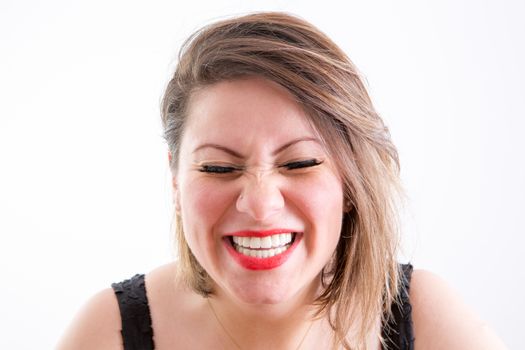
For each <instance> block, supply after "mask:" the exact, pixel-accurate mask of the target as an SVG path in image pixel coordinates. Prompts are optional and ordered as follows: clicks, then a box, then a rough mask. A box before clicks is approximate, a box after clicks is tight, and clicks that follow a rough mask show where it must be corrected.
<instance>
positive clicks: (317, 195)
mask: <svg viewBox="0 0 525 350" xmlns="http://www.w3.org/2000/svg"><path fill="white" fill-rule="evenodd" d="M294 187H295V188H296V189H295V190H293V193H294V196H295V202H296V203H297V208H298V210H300V211H301V215H303V217H304V218H305V219H306V221H307V222H306V224H307V227H306V230H307V232H310V234H309V235H307V236H306V237H305V244H306V247H307V249H308V251H309V252H312V253H313V252H316V254H317V252H319V251H322V252H325V253H326V255H331V253H332V250H333V249H335V246H336V245H337V242H338V241H339V236H340V233H341V226H342V220H343V189H342V184H341V181H339V179H338V178H336V177H335V176H334V175H332V174H324V175H323V176H320V177H316V178H314V179H309V180H308V181H305V182H303V183H301V184H300V185H299V184H298V183H296V186H294ZM332 248H333V249H332Z"/></svg>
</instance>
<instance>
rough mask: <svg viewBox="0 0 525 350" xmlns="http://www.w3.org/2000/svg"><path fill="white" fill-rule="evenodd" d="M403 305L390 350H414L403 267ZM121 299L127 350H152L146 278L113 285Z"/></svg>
mask: <svg viewBox="0 0 525 350" xmlns="http://www.w3.org/2000/svg"><path fill="white" fill-rule="evenodd" d="M401 268H402V271H403V273H402V274H401V283H400V291H399V299H400V304H397V303H394V304H393V305H392V313H393V315H394V318H393V319H391V320H390V321H389V322H388V323H387V324H385V325H383V327H382V330H381V332H382V335H383V338H384V339H385V340H386V345H387V347H386V348H385V349H388V350H414V332H413V329H412V306H411V305H410V300H409V298H408V291H409V288H410V277H411V275H412V265H410V264H407V265H401ZM111 287H112V288H113V290H114V291H115V294H116V296H117V299H118V304H119V308H120V317H121V319H122V330H121V333H122V339H123V342H124V349H125V350H153V349H154V348H155V345H154V343H153V329H152V328H151V316H150V310H149V305H148V298H147V296H146V288H145V285H144V275H135V276H133V277H132V278H131V279H129V280H125V281H122V282H120V283H113V284H112V285H111Z"/></svg>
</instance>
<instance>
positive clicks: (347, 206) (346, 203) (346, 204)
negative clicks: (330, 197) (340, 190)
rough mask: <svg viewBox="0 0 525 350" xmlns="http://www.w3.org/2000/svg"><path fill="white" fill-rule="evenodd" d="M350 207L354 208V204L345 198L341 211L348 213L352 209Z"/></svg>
mask: <svg viewBox="0 0 525 350" xmlns="http://www.w3.org/2000/svg"><path fill="white" fill-rule="evenodd" d="M352 209H354V205H353V204H352V202H351V201H350V200H348V199H346V200H345V201H344V203H343V212H344V213H345V214H348V213H349V212H351V211H352Z"/></svg>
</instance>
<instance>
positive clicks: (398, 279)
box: [60, 13, 504, 350]
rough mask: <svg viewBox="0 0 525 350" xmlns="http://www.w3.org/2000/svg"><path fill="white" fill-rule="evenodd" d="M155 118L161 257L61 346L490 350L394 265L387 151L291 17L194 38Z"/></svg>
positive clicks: (305, 29)
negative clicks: (170, 223)
mask: <svg viewBox="0 0 525 350" xmlns="http://www.w3.org/2000/svg"><path fill="white" fill-rule="evenodd" d="M162 122H163V126H164V130H165V137H166V141H167V143H168V146H169V162H170V167H171V170H172V174H173V189H174V203H175V211H176V214H175V218H176V231H177V241H178V248H179V260H178V262H176V263H173V264H169V265H167V266H163V267H160V268H158V269H156V270H154V271H152V272H150V273H148V274H147V275H146V276H145V277H144V276H141V275H137V276H135V277H133V278H132V279H130V280H127V281H124V282H121V283H117V284H114V285H113V289H107V290H104V291H102V292H101V293H99V294H98V295H96V296H95V297H94V298H93V299H92V300H91V301H90V302H89V303H88V305H87V307H86V308H85V309H84V311H82V312H81V314H80V315H79V317H78V318H77V320H76V321H75V323H74V324H73V326H72V327H71V329H70V330H69V332H68V333H67V334H66V336H65V337H64V339H63V341H62V344H61V346H60V348H61V349H83V348H85V349H122V348H125V349H152V348H155V349H331V348H334V349H340V348H344V349H386V348H388V349H413V348H414V347H416V348H418V349H447V350H450V349H500V348H504V346H503V345H502V343H501V342H500V341H499V340H498V339H497V337H496V336H495V335H493V334H492V333H491V332H490V331H489V330H487V328H486V327H485V326H483V324H482V323H481V322H479V321H478V320H477V319H476V318H475V317H474V316H473V315H472V314H471V313H470V312H469V311H468V310H467V309H466V308H465V307H464V306H463V305H462V303H461V302H460V301H459V299H458V298H457V297H456V296H455V295H454V294H453V293H451V292H450V291H449V289H448V288H447V287H446V286H445V285H444V283H443V282H441V281H440V280H439V279H438V278H436V277H434V276H433V275H432V274H430V273H428V272H424V271H415V272H414V273H412V268H411V266H410V265H403V266H401V265H399V264H398V263H397V261H396V253H397V242H398V239H397V230H396V202H397V198H398V197H399V194H400V193H401V190H400V185H399V163H398V155H397V152H396V149H395V147H394V145H393V144H392V142H391V140H390V136H389V133H388V130H387V128H386V127H385V126H384V124H383V122H382V120H381V118H380V117H379V116H378V114H377V113H376V112H375V110H374V108H373V106H372V103H371V101H370V99H369V97H368V94H367V92H366V89H365V87H364V85H363V83H362V81H361V78H360V76H359V74H358V73H357V71H356V68H355V67H354V65H353V64H352V63H351V61H350V60H349V59H348V58H347V57H346V55H345V54H344V53H343V52H342V51H341V50H340V49H339V48H338V47H337V46H336V45H335V44H334V43H333V42H332V41H330V39H328V38H327V37H326V36H325V35H323V34H322V33H321V32H319V31H318V30H317V29H316V28H314V27H313V26H312V25H310V24H309V23H307V22H305V21H303V20H301V19H298V18H296V17H293V16H289V15H285V14H280V13H259V14H253V15H248V16H243V17H239V18H234V19H230V20H225V21H221V22H218V23H215V24H212V25H210V26H208V27H206V28H203V29H202V30H200V31H198V32H197V33H196V34H195V35H194V36H192V37H191V38H190V39H189V40H188V41H187V42H186V43H185V45H184V46H183V48H182V50H181V55H180V59H179V63H178V66H177V69H176V72H175V74H174V77H173V78H172V80H171V81H170V83H169V85H168V87H167V89H166V92H165V96H164V99H163V104H162ZM123 344H124V345H123Z"/></svg>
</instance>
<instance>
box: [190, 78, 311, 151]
mask: <svg viewBox="0 0 525 350" xmlns="http://www.w3.org/2000/svg"><path fill="white" fill-rule="evenodd" d="M185 133H188V134H189V135H188V141H191V143H198V142H205V141H206V142H210V141H216V142H218V141H226V142H229V143H232V144H233V145H235V144H238V145H244V144H246V143H250V142H251V141H252V142H255V141H266V142H269V143H271V142H273V141H275V142H282V141H286V140H287V139H291V138H296V137H306V136H309V137H318V134H317V132H316V131H315V130H314V128H313V127H312V126H311V123H310V121H309V119H308V117H307V115H306V113H305V112H304V110H303V109H302V108H301V106H300V105H299V104H298V103H297V102H296V101H295V99H294V97H293V96H292V95H291V93H290V92H288V91H287V90H286V89H285V88H283V87H282V86H280V85H278V84H276V83H274V82H271V81H269V80H267V79H264V78H256V77H252V78H246V79H238V80H231V81H223V82H219V83H216V84H213V85H211V86H207V87H204V88H202V89H200V90H198V91H196V92H195V93H193V95H192V96H191V99H190V103H189V108H188V120H187V125H186V131H185Z"/></svg>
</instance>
